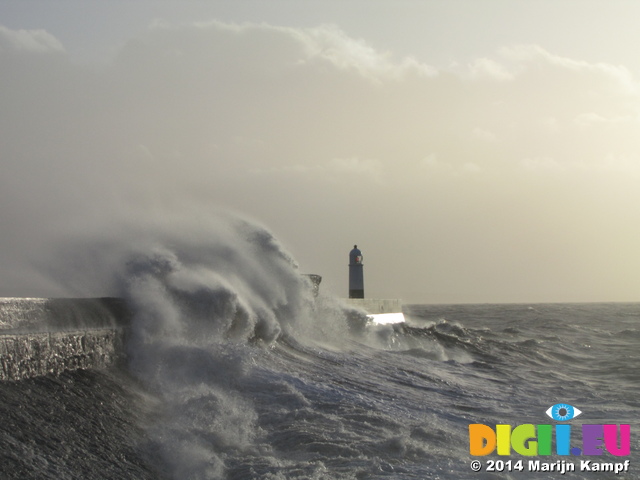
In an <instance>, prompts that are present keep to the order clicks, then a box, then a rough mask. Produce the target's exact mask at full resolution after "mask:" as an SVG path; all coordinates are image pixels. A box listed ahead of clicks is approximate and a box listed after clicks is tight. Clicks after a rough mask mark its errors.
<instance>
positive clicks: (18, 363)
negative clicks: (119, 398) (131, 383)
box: [0, 298, 131, 380]
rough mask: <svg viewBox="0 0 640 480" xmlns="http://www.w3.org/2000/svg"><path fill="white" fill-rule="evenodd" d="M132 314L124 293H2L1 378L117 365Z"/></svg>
mask: <svg viewBox="0 0 640 480" xmlns="http://www.w3.org/2000/svg"><path fill="white" fill-rule="evenodd" d="M130 317H131V315H130V312H129V311H128V309H127V307H126V305H125V303H124V301H123V300H121V299H118V298H76V299H73V298H61V299H47V298H0V380H21V379H23V378H30V377H36V376H40V375H47V374H59V373H62V372H63V371H65V370H76V369H80V368H104V367H107V366H110V365H113V364H115V363H116V362H118V361H120V360H122V359H124V355H125V349H124V343H125V335H126V332H127V327H128V325H129V323H130Z"/></svg>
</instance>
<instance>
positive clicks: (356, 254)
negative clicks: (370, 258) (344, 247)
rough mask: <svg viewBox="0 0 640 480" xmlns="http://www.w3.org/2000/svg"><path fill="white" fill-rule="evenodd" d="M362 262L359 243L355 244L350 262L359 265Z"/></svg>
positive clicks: (350, 254) (350, 255) (350, 253)
mask: <svg viewBox="0 0 640 480" xmlns="http://www.w3.org/2000/svg"><path fill="white" fill-rule="evenodd" d="M361 263H362V252H361V251H360V249H359V248H358V245H354V246H353V250H351V251H350V252H349V264H351V265H358V264H361Z"/></svg>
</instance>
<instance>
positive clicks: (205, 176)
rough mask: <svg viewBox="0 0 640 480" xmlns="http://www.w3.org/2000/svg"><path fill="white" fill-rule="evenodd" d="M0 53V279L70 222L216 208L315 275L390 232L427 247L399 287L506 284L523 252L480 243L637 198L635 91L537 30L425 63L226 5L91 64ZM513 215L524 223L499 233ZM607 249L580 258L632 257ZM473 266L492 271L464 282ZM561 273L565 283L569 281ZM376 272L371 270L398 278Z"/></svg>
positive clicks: (11, 34) (26, 285)
mask: <svg viewBox="0 0 640 480" xmlns="http://www.w3.org/2000/svg"><path fill="white" fill-rule="evenodd" d="M0 49H1V50H2V52H7V51H9V50H8V49H11V50H10V51H11V52H12V53H11V55H1V54H0V81H1V82H2V85H3V88H2V90H1V91H0V158H2V161H3V165H2V167H3V175H2V176H1V177H0V204H1V205H2V209H1V210H0V222H1V223H2V225H3V235H2V239H1V241H2V244H1V245H0V268H2V271H3V279H2V280H1V281H0V287H1V288H2V289H3V290H4V291H5V292H7V294H10V293H9V292H17V294H29V295H35V294H38V293H37V292H36V291H35V290H36V285H43V284H42V283H39V282H40V280H38V278H39V277H38V273H37V272H34V271H33V270H29V269H28V268H26V267H25V265H28V264H29V263H30V262H31V259H32V258H34V257H35V256H37V257H39V258H40V257H42V256H43V255H44V254H45V253H46V252H47V251H48V245H50V244H53V243H56V242H64V241H65V240H64V239H65V238H66V237H68V236H69V235H74V234H76V233H77V232H80V231H82V230H91V231H99V230H101V229H102V230H104V231H106V232H108V231H109V230H110V229H114V230H118V231H119V232H121V231H124V232H123V233H122V235H123V241H126V229H116V228H115V225H117V224H119V222H120V221H121V220H122V219H126V221H127V222H132V223H136V220H137V219H143V218H145V219H146V218H156V219H157V221H158V222H163V221H165V220H163V218H169V217H171V218H174V217H175V216H179V215H178V213H177V212H183V214H184V215H186V216H188V215H190V213H189V212H200V213H201V212H203V211H206V210H207V209H209V208H213V207H214V206H215V207H220V208H229V209H232V210H237V211H241V212H245V213H247V214H248V215H250V216H253V217H257V218H259V219H260V220H261V221H263V222H264V223H266V224H267V225H269V226H270V227H271V228H272V229H273V230H274V231H275V232H276V234H277V235H279V236H282V237H283V240H284V241H285V242H287V241H290V242H291V243H292V245H289V247H290V249H291V250H292V251H294V252H298V253H300V254H302V256H304V257H306V258H307V261H308V262H309V265H308V268H309V269H310V270H312V271H313V270H318V271H319V273H323V274H325V277H327V278H331V277H333V278H342V277H343V276H344V275H343V273H344V272H342V270H341V269H342V267H343V262H341V261H336V260H335V258H336V256H337V255H342V253H343V252H342V251H341V250H340V251H338V252H337V253H336V249H338V250H339V249H340V248H343V245H347V247H348V246H350V245H353V243H354V242H355V241H356V239H354V238H353V237H358V238H361V239H365V242H364V244H366V241H367V240H368V241H369V242H370V245H369V247H368V248H367V251H368V252H371V253H373V258H376V257H377V258H378V259H379V261H380V262H381V263H380V264H379V267H378V268H380V269H381V270H383V271H393V269H394V268H399V267H396V265H398V264H401V263H402V258H401V256H399V254H396V253H389V252H395V251H396V249H395V248H394V247H393V245H394V244H395V243H396V242H397V243H398V244H402V245H403V246H404V247H403V248H405V249H406V250H412V251H420V252H433V255H431V254H427V253H426V254H424V255H420V256H418V257H414V258H415V260H414V262H413V263H411V264H408V263H402V265H403V267H402V268H404V269H407V270H406V275H402V277H403V278H402V279H401V280H399V283H398V285H397V288H398V289H399V290H401V291H407V292H408V291H415V290H416V289H418V288H423V289H424V291H425V292H427V291H429V290H430V289H432V288H441V287H442V288H445V289H446V288H450V289H451V290H452V291H454V290H455V291H456V292H457V291H458V290H459V293H456V292H454V293H453V294H452V295H454V296H457V297H456V298H460V299H462V298H463V297H464V298H467V299H470V298H471V297H473V298H474V299H478V300H482V299H485V298H486V299H489V297H491V298H495V299H501V298H504V299H506V298H508V299H515V296H516V295H517V292H514V291H513V289H514V288H515V287H513V285H514V282H511V281H510V280H509V279H508V278H507V277H504V278H501V277H500V275H498V273H497V272H498V270H500V269H502V271H505V270H508V269H509V268H510V267H513V265H515V263H517V255H515V254H514V258H507V257H504V258H497V259H496V258H495V247H494V246H495V245H502V244H503V243H504V242H506V240H504V239H510V240H511V242H510V243H509V248H510V249H512V250H515V251H517V252H521V253H522V255H526V254H527V252H529V251H530V249H531V248H532V245H539V244H542V245H547V243H548V242H549V241H548V238H549V236H553V235H557V233H556V232H557V231H558V230H557V229H556V230H553V231H550V230H548V227H547V226H546V225H547V220H546V219H547V218H548V217H549V216H550V215H551V216H558V217H562V216H563V215H565V216H566V217H567V218H569V217H571V216H572V215H574V213H575V208H574V206H573V205H574V202H580V203H581V204H582V205H584V208H585V209H587V210H588V211H589V212H590V213H589V214H588V215H586V216H585V217H584V218H582V217H581V219H580V220H579V221H578V222H576V226H575V228H573V229H569V230H567V231H566V232H564V234H565V235H566V236H567V238H568V240H567V241H566V242H560V243H567V244H570V243H571V241H573V240H575V241H582V240H581V239H582V238H584V235H583V233H584V231H583V230H582V228H583V226H585V227H584V228H586V225H597V224H598V222H602V221H605V219H606V218H607V214H606V213H605V212H608V211H610V210H615V211H617V212H621V215H623V216H624V214H625V213H627V212H629V208H630V207H629V205H630V204H633V201H631V200H630V199H633V200H638V199H637V193H635V191H636V188H635V186H633V187H632V185H631V183H630V178H628V177H629V175H627V174H628V172H630V171H636V170H635V169H636V165H637V164H638V162H639V161H640V140H638V137H637V135H636V134H635V129H636V126H637V119H638V118H639V117H638V114H639V108H640V99H639V98H638V92H637V88H636V83H637V82H636V79H635V78H634V77H633V76H632V75H631V74H630V73H629V71H628V70H627V69H626V68H625V67H624V66H614V65H608V64H605V63H589V62H585V61H583V60H579V59H571V58H566V57H562V56H559V55H556V54H553V53H552V52H549V51H547V50H544V49H542V48H540V47H538V46H535V45H534V46H508V47H505V48H503V49H501V50H499V51H498V52H495V53H494V54H493V55H483V56H482V57H481V58H479V59H477V60H475V61H472V62H471V63H470V64H469V66H467V67H466V68H464V69H461V68H458V67H456V68H451V69H448V68H443V69H435V68H433V67H431V66H429V65H426V64H424V63H421V62H418V61H417V60H415V59H413V58H397V57H394V56H393V55H391V54H389V53H387V52H382V51H379V50H377V49H375V48H374V47H372V46H371V45H370V44H369V43H367V41H366V40H364V39H358V38H352V37H351V36H349V34H348V32H343V31H341V30H340V29H339V28H338V27H336V26H330V25H322V26H318V27H314V28H293V27H283V26H273V25H268V24H250V23H246V24H227V23H222V22H208V23H200V24H196V25H180V26H173V25H171V24H167V23H162V22H156V23H154V24H153V25H151V26H150V27H149V28H148V29H147V30H145V31H143V32H140V33H139V35H137V36H136V37H135V38H132V39H131V40H130V41H129V42H127V43H126V44H125V45H124V46H123V47H122V48H120V49H119V50H118V51H117V54H116V55H115V57H114V58H113V59H111V61H109V62H107V63H105V64H103V65H99V66H95V65H93V66H86V65H82V64H76V63H73V62H72V61H70V59H69V58H67V56H66V53H65V51H64V48H63V47H62V44H61V43H60V42H59V40H57V39H55V37H53V36H52V35H50V34H49V33H47V32H42V31H20V30H10V29H7V28H6V27H1V28H0ZM38 51H39V52H50V53H55V55H34V53H35V52H38ZM425 153H426V155H425ZM542 172H544V174H541V173H542ZM603 172H606V175H603ZM576 173H577V174H579V176H578V177H572V175H574V174H576ZM605 177H606V178H605ZM586 185H588V186H589V188H587V187H586ZM595 191H597V192H599V195H598V197H599V200H598V201H597V200H595V199H594V197H593V192H595ZM620 192H628V193H629V198H628V199H627V200H625V201H622V200H621V196H620ZM514 212H517V213H514ZM550 212H553V213H550ZM200 213H199V214H200ZM194 216H195V214H194ZM354 219H357V222H356V221H354ZM478 219H483V222H482V225H480V223H479V220H478ZM522 223H526V224H527V225H528V226H529V227H528V228H530V232H531V233H530V235H529V237H526V236H523V235H515V234H514V233H513V228H514V227H513V226H514V225H515V224H522ZM568 223H571V222H568ZM487 225H489V227H487ZM381 226H383V228H382V233H381ZM536 226H537V227H538V228H536ZM485 227H486V229H485ZM610 227H611V226H610ZM611 228H612V227H611ZM615 228H617V230H616V231H617V232H620V233H621V234H622V233H625V234H626V235H627V237H626V238H631V237H629V235H628V232H626V231H625V230H624V229H625V228H626V227H623V226H621V225H617V226H615ZM391 231H392V232H393V234H387V232H391ZM327 232H333V233H332V234H331V238H326V236H327ZM433 232H438V233H437V235H436V234H434V233H433ZM613 235H615V233H613ZM323 236H324V237H325V239H324V240H319V238H321V237H323ZM391 237H392V238H393V241H392V240H390V238H391ZM477 238H482V241H477V242H476V240H475V239H477ZM385 239H386V240H385ZM491 242H493V243H491ZM589 242H590V245H591V243H593V247H592V248H593V250H592V251H589V252H588V254H585V256H584V257H575V258H574V257H573V256H572V255H575V251H573V253H571V255H569V256H568V257H567V258H570V259H572V260H571V262H572V265H574V266H576V269H574V270H573V271H575V272H579V271H582V270H581V269H582V268H584V267H583V266H584V265H585V264H586V265H588V264H589V258H593V257H594V256H597V255H599V254H602V255H604V256H606V255H608V254H607V253H606V252H607V250H606V249H605V247H606V246H607V245H609V246H610V240H607V239H606V238H601V235H600V234H599V233H596V234H595V235H594V240H589ZM358 243H359V244H363V242H362V241H361V240H358ZM474 243H475V244H477V245H476V248H472V247H471V244H474ZM364 244H363V248H364ZM549 248H555V247H551V246H550V247H549ZM567 248H568V247H567ZM629 248H631V247H629ZM569 250H570V249H568V251H569ZM629 251H631V250H629ZM436 252H437V255H436ZM471 252H474V253H473V254H472V253H471ZM476 256H477V257H476ZM551 257H553V258H557V256H553V255H550V256H548V257H545V258H547V259H548V258H551ZM368 258H372V256H371V254H370V253H368ZM383 258H384V260H383ZM545 258H542V257H541V259H540V262H542V263H541V265H544V266H545V267H546V268H548V269H549V271H550V272H551V271H553V269H554V268H556V267H555V265H554V262H551V261H548V260H545ZM299 261H301V263H302V259H300V258H299ZM465 261H466V262H467V267H462V266H461V265H462V264H461V262H465ZM514 262H515V263H514ZM545 262H546V263H545ZM614 263H615V262H614ZM614 263H612V264H611V265H609V266H606V262H603V264H602V265H600V266H599V267H598V268H599V270H598V272H595V273H594V275H601V276H606V275H609V277H611V276H615V274H618V273H620V272H622V271H624V272H627V270H625V269H626V268H628V267H623V266H620V265H618V264H614ZM333 264H335V266H332V265H333ZM453 264H455V265H457V266H459V268H458V267H456V268H457V269H456V268H452V267H451V265H453ZM514 268H515V267H514ZM486 269H489V270H491V271H492V272H493V273H492V275H494V276H496V277H497V279H496V280H495V283H494V284H493V286H491V287H489V286H487V290H486V292H485V291H483V293H476V290H475V289H476V285H477V282H476V281H475V280H474V278H482V276H483V275H484V274H488V273H487V271H486ZM461 270H468V272H469V274H468V275H463V277H464V278H460V276H457V275H456V274H455V273H454V272H455V271H461ZM424 271H429V272H431V274H430V275H429V278H427V279H424V278H421V273H420V272H424ZM541 271H544V268H542V267H536V268H535V269H531V270H527V269H526V268H525V270H524V271H523V273H522V275H523V278H524V279H523V280H522V284H521V285H520V288H521V291H526V289H527V286H529V287H531V288H533V287H532V286H531V285H533V284H535V288H539V289H540V291H541V292H547V293H548V294H549V295H554V292H551V291H550V290H549V289H548V288H547V289H545V287H544V285H545V279H544V278H543V277H544V275H543V274H541V273H540V272H541ZM571 271H572V270H571V268H569V267H567V268H566V269H565V270H563V272H565V273H563V275H565V277H563V279H561V281H563V282H565V283H568V282H571V281H573V280H574V277H573V276H572V274H571V273H566V272H571ZM638 271H640V268H639V269H638ZM382 277H383V276H382V275H376V276H374V277H373V278H372V279H371V280H370V283H368V285H370V286H371V289H372V290H373V292H375V291H376V290H377V291H378V293H379V294H380V295H394V293H393V292H388V291H385V290H386V289H387V288H388V285H385V284H384V283H385V282H384V279H383V278H382ZM576 277H582V278H585V275H577V274H576ZM432 278H437V279H439V280H434V279H432ZM603 278H604V277H603ZM607 278H608V277H607ZM525 279H526V280H525ZM575 279H576V280H580V278H575ZM580 281H582V280H580ZM421 282H422V283H421ZM438 282H440V284H439V285H438ZM528 282H529V283H528ZM417 284H419V285H421V286H420V287H415V286H414V285H417ZM446 285H450V287H446ZM627 285H628V282H627ZM618 287H619V288H620V289H622V290H620V291H625V292H626V291H629V289H628V287H625V286H624V285H621V284H620V282H614V283H613V284H612V286H611V287H610V288H609V290H607V291H608V292H609V293H610V294H611V295H614V294H615V291H614V290H615V289H616V288H618ZM47 288H48V287H47ZM585 288H587V287H585ZM589 288H591V289H592V290H593V291H595V290H597V289H598V288H599V287H596V286H593V285H589ZM42 289H43V291H44V290H46V288H45V287H44V286H43V287H42ZM625 289H626V290H625ZM536 291H537V290H536ZM590 291H591V290H590ZM485 294H486V295H485ZM395 295H399V296H406V295H404V294H403V293H402V292H400V293H396V294H395ZM410 295H417V293H415V292H414V293H412V294H410ZM482 295H485V296H483V297H482V298H479V296H482ZM540 295H542V296H544V295H543V293H540ZM603 295H604V294H603ZM608 295H609V294H608ZM607 298H609V297H607Z"/></svg>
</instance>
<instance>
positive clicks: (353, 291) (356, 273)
mask: <svg viewBox="0 0 640 480" xmlns="http://www.w3.org/2000/svg"><path fill="white" fill-rule="evenodd" d="M349 298H364V275H363V272H362V252H361V251H360V250H358V246H357V245H354V246H353V250H351V251H350V252H349Z"/></svg>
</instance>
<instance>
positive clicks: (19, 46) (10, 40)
mask: <svg viewBox="0 0 640 480" xmlns="http://www.w3.org/2000/svg"><path fill="white" fill-rule="evenodd" d="M7 52H27V53H52V52H53V53H61V52H64V47H63V46H62V43H61V42H60V41H59V40H58V39H57V38H55V37H54V36H53V35H51V34H50V33H48V32H46V31H44V30H11V29H9V28H7V27H4V26H2V25H0V53H7Z"/></svg>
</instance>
